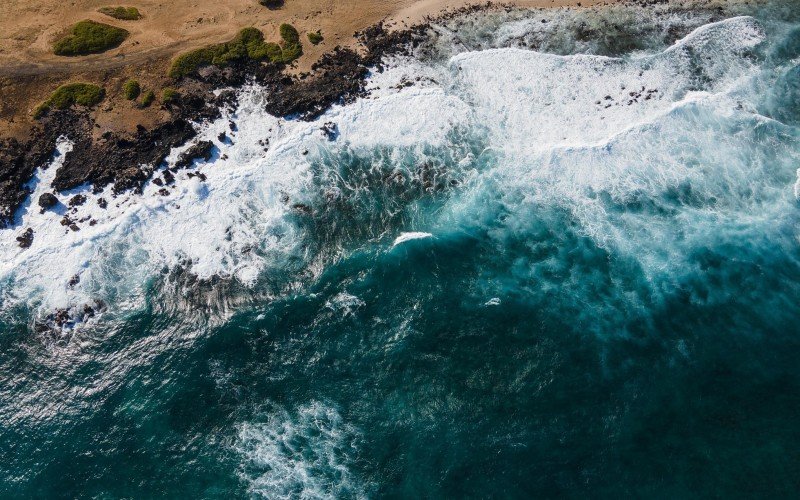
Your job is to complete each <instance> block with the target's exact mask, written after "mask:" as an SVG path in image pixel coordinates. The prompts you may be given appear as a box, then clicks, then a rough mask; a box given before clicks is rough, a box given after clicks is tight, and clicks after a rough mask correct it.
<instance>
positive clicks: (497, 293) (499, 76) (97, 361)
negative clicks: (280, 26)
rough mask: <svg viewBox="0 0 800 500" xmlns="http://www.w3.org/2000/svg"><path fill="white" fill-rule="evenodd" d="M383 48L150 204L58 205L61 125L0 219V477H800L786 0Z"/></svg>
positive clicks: (799, 16) (393, 492) (173, 493)
mask: <svg viewBox="0 0 800 500" xmlns="http://www.w3.org/2000/svg"><path fill="white" fill-rule="evenodd" d="M383 66H384V67H383V68H373V70H372V72H371V74H370V76H369V79H368V83H367V86H368V89H369V90H370V95H369V96H366V97H362V98H359V99H358V100H356V101H355V102H353V103H350V104H346V105H337V106H334V107H333V108H332V109H330V110H329V111H327V112H326V113H325V114H324V115H323V116H321V117H319V118H318V119H316V120H315V121H312V122H306V121H302V120H298V119H292V118H289V119H284V118H276V117H273V116H270V115H269V114H267V113H266V111H264V102H265V100H266V99H268V98H269V96H268V95H267V93H266V92H265V90H264V88H262V87H260V86H259V85H258V84H256V83H253V84H249V85H247V86H245V87H243V88H242V89H239V90H238V92H239V94H240V95H239V104H238V105H237V106H236V107H235V108H231V109H225V110H223V116H222V118H220V119H218V120H215V121H212V122H208V123H200V124H197V126H198V129H199V130H200V138H201V139H208V140H212V141H213V142H214V143H215V150H214V154H213V156H212V158H211V159H210V160H209V161H207V162H205V161H202V160H201V161H198V162H196V163H195V165H194V166H193V167H192V168H191V169H188V170H184V171H180V172H179V173H177V174H175V176H176V183H175V186H174V187H167V188H166V191H167V192H166V194H164V193H163V191H162V192H161V193H159V191H160V190H163V189H165V188H163V187H162V186H159V185H157V184H156V183H153V182H149V183H148V184H147V185H146V186H145V189H144V192H143V193H142V194H135V193H130V192H128V193H123V194H121V195H119V196H116V197H113V196H112V194H111V192H110V190H109V189H107V190H106V191H105V192H100V193H97V192H94V191H93V190H92V187H91V186H82V187H80V188H77V189H75V190H72V191H70V192H66V193H60V194H58V197H59V200H60V201H61V202H63V203H64V204H67V203H68V200H69V199H70V198H72V197H73V196H75V195H76V194H83V195H85V196H86V198H87V201H86V203H85V204H83V205H80V206H76V207H75V208H74V212H73V215H71V216H70V217H72V218H73V219H75V220H78V219H81V220H83V221H89V220H93V221H94V223H93V224H92V225H89V224H84V225H83V226H82V227H81V230H80V231H72V230H70V229H69V228H68V227H65V226H63V225H61V224H60V220H61V217H60V215H57V214H54V213H53V212H45V213H40V212H39V211H38V209H37V207H36V206H35V200H36V199H38V197H39V195H40V194H42V193H44V192H47V191H50V182H52V179H53V178H54V176H55V172H56V170H57V168H58V166H59V164H60V162H62V161H63V158H64V156H63V155H64V154H65V153H66V152H67V151H69V150H70V148H71V147H72V145H71V142H70V138H69V137H62V138H60V139H59V143H58V153H57V154H56V155H55V156H54V158H53V160H52V163H51V164H50V165H43V166H42V168H40V169H39V170H38V171H37V173H36V176H35V178H34V179H33V180H32V181H31V183H30V185H29V187H30V189H31V190H32V191H33V194H32V195H31V197H30V199H29V200H28V201H27V202H26V204H25V205H24V206H23V207H22V209H21V210H20V212H19V213H18V214H17V224H16V226H15V227H14V228H12V229H5V230H0V254H2V255H3V258H2V259H0V429H1V430H0V492H2V496H3V497H5V498H21V497H36V498H44V497H53V498H59V497H69V498H151V497H164V498H249V497H265V498H381V497H389V498H420V497H422V498H462V497H482V498H483V497H499V498H552V497H567V498H585V497H595V498H619V497H639V498H642V497H645V498H676V497H679V498H687V497H689V498H693V497H773V498H774V497H779V498H780V497H792V496H794V495H796V494H797V491H798V489H800V453H799V452H798V449H800V363H798V360H800V201H798V198H800V181H799V180H798V172H799V171H800V170H799V169H800V6H798V3H797V2H796V1H777V0H776V1H767V2H749V3H747V2H741V3H740V2H726V3H720V4H716V3H715V4H711V5H709V4H696V5H695V4H688V3H687V4H684V5H676V4H661V5H653V6H649V7H640V6H635V5H629V6H622V5H620V6H612V7H606V8H602V9H597V10H595V9H559V10H533V11H528V10H517V9H499V10H489V11H484V12H473V13H471V14H467V15H463V16H456V17H454V18H452V19H448V20H442V21H439V22H435V23H434V24H433V25H432V27H431V30H429V33H428V37H427V40H426V41H425V43H422V44H421V45H420V46H419V47H417V48H415V49H414V51H413V52H412V54H410V55H404V56H394V57H392V58H390V59H387V60H385V61H384V65H383ZM326 124H327V125H326ZM221 132H225V136H221V135H220V134H221ZM188 147H189V145H188V144H187V145H186V146H184V147H182V148H178V149H176V150H175V151H173V152H172V153H171V154H170V156H169V158H168V160H167V162H168V163H170V162H174V161H175V160H176V159H177V157H178V155H179V154H180V153H181V152H182V151H183V150H185V149H186V148H188ZM198 173H202V174H203V176H199V175H196V174H198ZM190 174H191V175H190ZM101 198H102V199H103V200H104V201H105V202H107V206H106V208H102V207H101V206H100V204H99V202H98V200H99V199H101ZM60 210H61V212H62V213H66V211H68V210H71V208H69V207H67V206H62V208H61V209H60ZM27 227H31V228H33V229H34V234H35V236H34V240H33V244H32V246H31V247H30V248H27V249H21V248H19V247H18V245H17V241H16V239H15V238H16V236H18V234H19V232H20V229H22V228H27ZM58 311H66V313H63V314H62V315H61V316H59V313H58ZM64 314H66V316H64ZM64 317H68V320H63V318H64ZM59 318H62V319H59Z"/></svg>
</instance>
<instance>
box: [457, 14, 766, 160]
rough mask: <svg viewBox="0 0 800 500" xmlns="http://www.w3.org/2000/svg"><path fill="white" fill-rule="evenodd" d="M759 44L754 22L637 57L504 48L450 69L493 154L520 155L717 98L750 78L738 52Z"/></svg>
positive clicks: (734, 23) (702, 31)
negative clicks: (473, 108) (486, 130)
mask: <svg viewBox="0 0 800 500" xmlns="http://www.w3.org/2000/svg"><path fill="white" fill-rule="evenodd" d="M763 39H764V34H763V32H762V30H761V29H760V28H759V26H758V24H757V22H756V21H755V20H754V19H752V18H749V17H738V18H732V19H728V20H725V21H721V22H719V23H714V24H710V25H707V26H703V27H701V28H698V29H697V30H695V31H694V32H692V33H691V34H690V35H688V36H687V37H686V38H684V39H682V40H681V41H679V42H678V43H676V45H674V46H673V47H670V48H669V49H667V50H665V51H664V52H661V53H658V54H655V55H649V56H644V57H634V58H610V57H603V56H594V55H583V54H577V55H570V56H558V55H553V54H544V53H538V52H532V51H528V50H521V49H515V48H505V49H492V50H486V51H481V52H468V53H463V54H459V55H457V56H455V57H453V58H452V59H451V61H450V66H451V68H452V70H453V71H454V73H455V74H456V83H455V85H456V87H457V89H459V90H461V91H462V92H463V93H464V94H465V98H466V99H468V100H469V101H471V102H472V103H474V105H475V106H476V108H477V113H479V115H480V118H481V120H482V122H483V123H484V124H485V125H486V126H487V127H489V129H490V130H491V131H492V132H493V134H494V136H495V139H496V142H497V147H498V148H502V150H503V151H504V152H506V154H515V153H525V154H528V153H535V152H542V151H547V150H550V149H552V148H554V147H581V146H586V145H593V144H601V143H603V142H605V141H607V140H608V139H610V138H611V137H613V136H614V135H615V134H618V133H620V132H622V131H625V130H629V129H631V128H634V127H637V126H640V125H642V124H645V123H648V122H651V121H653V120H654V119H655V118H657V117H659V116H661V115H663V114H664V113H666V112H668V111H669V110H671V109H672V108H674V107H675V106H676V104H678V103H680V102H682V101H686V100H692V99H697V98H700V97H703V96H706V95H710V94H713V93H718V92H722V91H724V90H727V89H728V88H729V87H730V86H731V85H733V84H735V82H737V81H739V80H740V79H741V78H742V76H743V75H745V74H747V73H748V72H749V71H752V70H753V69H754V66H753V64H752V63H751V62H750V61H749V60H748V59H747V58H745V57H744V52H745V51H746V49H749V48H751V47H752V46H753V45H754V44H756V43H758V42H760V41H763ZM698 68H701V69H702V72H703V74H702V75H698V74H697V71H698Z"/></svg>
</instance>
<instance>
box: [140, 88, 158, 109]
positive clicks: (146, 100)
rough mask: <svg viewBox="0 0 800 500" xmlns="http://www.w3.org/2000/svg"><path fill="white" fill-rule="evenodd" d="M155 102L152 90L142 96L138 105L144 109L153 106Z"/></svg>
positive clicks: (154, 94)
mask: <svg viewBox="0 0 800 500" xmlns="http://www.w3.org/2000/svg"><path fill="white" fill-rule="evenodd" d="M155 100H156V93H155V92H153V91H152V90H148V91H147V92H145V93H144V95H142V101H141V102H140V103H139V107H141V108H146V107H147V106H149V105H151V104H153V101H155Z"/></svg>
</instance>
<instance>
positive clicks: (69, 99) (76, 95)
mask: <svg viewBox="0 0 800 500" xmlns="http://www.w3.org/2000/svg"><path fill="white" fill-rule="evenodd" d="M105 95H106V92H105V90H103V89H102V88H101V87H98V86H97V85H92V84H91V83H67V84H65V85H62V86H60V87H58V88H57V89H56V90H55V92H53V94H52V95H51V96H50V97H49V98H48V99H47V100H46V101H45V102H43V103H42V104H40V105H39V107H37V108H36V111H34V112H33V117H34V118H40V117H42V116H43V115H44V114H45V113H47V111H49V110H50V109H52V108H56V109H67V108H68V107H70V106H72V105H73V104H80V105H81V106H87V107H91V106H95V105H96V104H99V103H100V101H102V100H103V98H104V97H105Z"/></svg>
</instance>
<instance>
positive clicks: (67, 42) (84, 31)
mask: <svg viewBox="0 0 800 500" xmlns="http://www.w3.org/2000/svg"><path fill="white" fill-rule="evenodd" d="M126 38H128V31H127V30H124V29H122V28H117V27H116V26H111V25H109V24H103V23H97V22H94V21H89V20H86V21H81V22H79V23H77V24H75V25H74V26H73V27H72V28H71V29H70V32H69V33H68V34H67V35H65V36H63V37H62V38H60V39H58V40H56V42H55V44H54V45H53V52H55V54H56V55H59V56H82V55H86V54H96V53H98V52H104V51H106V50H108V49H113V48H114V47H117V46H119V44H121V43H122V42H123V41H125V39H126Z"/></svg>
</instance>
